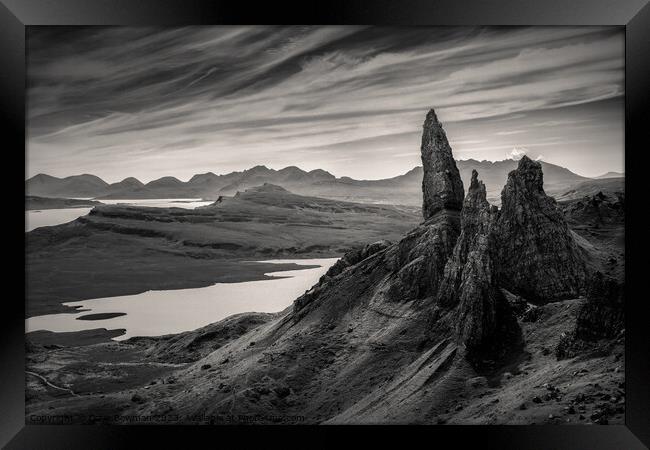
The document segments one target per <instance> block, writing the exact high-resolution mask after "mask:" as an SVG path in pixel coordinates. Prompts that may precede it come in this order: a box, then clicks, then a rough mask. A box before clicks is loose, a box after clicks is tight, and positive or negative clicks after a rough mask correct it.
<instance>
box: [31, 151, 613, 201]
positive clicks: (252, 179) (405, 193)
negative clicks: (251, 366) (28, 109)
mask: <svg viewBox="0 0 650 450" xmlns="http://www.w3.org/2000/svg"><path fill="white" fill-rule="evenodd" d="M541 165H542V169H543V170H544V177H545V180H544V181H545V183H544V187H545V189H546V191H547V192H548V193H549V194H551V195H557V194H560V195H561V194H563V193H564V192H566V191H568V190H569V189H571V188H572V187H574V186H575V185H577V184H578V183H581V182H589V181H591V180H593V179H592V178H586V177H583V176H580V175H577V174H575V173H573V172H571V171H570V170H569V169H566V168H564V167H561V166H558V165H555V164H551V163H546V162H541ZM516 167H517V161H515V160H512V159H509V160H503V161H496V162H491V161H477V160H474V159H468V160H463V161H458V170H459V172H460V176H461V179H462V181H463V185H464V186H469V183H470V178H471V174H472V171H473V170H477V171H479V172H480V173H481V174H482V178H483V181H484V183H485V185H486V189H487V198H488V200H490V201H491V202H492V203H500V198H499V195H500V192H501V189H502V188H503V186H504V185H505V182H506V179H507V176H508V173H509V172H510V171H512V170H514V169H515V168H516ZM422 174H423V172H422V167H420V166H418V167H415V168H413V169H411V170H410V171H408V172H406V173H404V174H402V175H399V176H396V177H393V178H386V179H381V180H355V179H353V178H350V177H336V176H334V175H332V174H331V173H329V172H327V171H325V170H322V169H316V170H311V171H305V170H302V169H300V168H298V167H295V166H290V167H285V168H284V169H280V170H275V169H270V168H268V167H265V166H255V167H252V168H251V169H248V170H244V171H241V172H231V173H228V174H223V175H216V174H214V173H212V172H207V173H202V174H196V175H194V176H193V177H192V178H190V179H189V180H188V181H181V180H179V179H177V178H175V177H172V176H166V177H162V178H159V179H157V180H153V181H150V182H149V183H146V184H145V183H142V182H141V181H139V180H137V179H136V178H133V177H129V178H125V179H124V180H122V181H120V182H117V183H112V184H109V183H106V182H105V181H104V180H102V179H101V178H99V177H97V176H95V175H90V174H83V175H73V176H69V177H66V178H57V177H53V176H50V175H45V174H38V175H36V176H34V177H32V178H30V179H28V180H27V181H25V190H26V192H27V194H28V195H36V196H42V197H68V198H96V199H144V198H205V199H211V200H216V199H218V198H219V196H222V195H226V196H229V195H234V194H235V193H237V192H239V191H244V190H246V189H249V188H251V187H255V186H260V185H263V184H264V183H271V184H275V185H278V186H282V187H284V188H285V189H288V190H290V191H292V192H294V193H296V194H300V195H311V196H319V197H323V198H330V199H335V200H347V201H356V202H364V203H392V204H404V205H417V206H419V205H421V204H422ZM616 176H622V174H616V173H613V172H610V173H608V174H606V175H603V176H602V177H599V178H605V177H607V178H613V177H616Z"/></svg>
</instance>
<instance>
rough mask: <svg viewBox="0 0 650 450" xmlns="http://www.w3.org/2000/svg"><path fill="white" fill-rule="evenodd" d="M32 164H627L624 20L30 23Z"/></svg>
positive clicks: (138, 172)
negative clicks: (449, 155) (429, 144)
mask: <svg viewBox="0 0 650 450" xmlns="http://www.w3.org/2000/svg"><path fill="white" fill-rule="evenodd" d="M27 57H28V66H27V78H28V79H27V85H28V91H27V92H28V99H27V102H28V103H27V111H28V112H27V116H28V117H27V142H26V145H27V173H26V177H31V176H33V175H36V174H38V173H47V174H49V175H53V176H58V177H63V176H69V175H76V174H81V173H92V174H95V175H98V176H100V177H101V178H103V179H104V180H105V181H107V182H115V181H119V180H122V179H124V178H126V177H130V176H133V177H136V178H138V179H140V180H141V181H143V182H148V181H151V180H153V179H157V178H160V177H162V176H168V175H171V176H175V177H177V178H179V179H181V180H187V179H189V178H190V177H191V176H192V175H194V174H196V173H205V172H208V171H211V172H214V173H216V174H221V173H229V172H232V171H236V170H244V169H248V168H251V167H253V166H255V165H266V166H267V167H270V168H274V169H281V168H283V167H286V166H298V167H300V168H302V169H304V170H313V169H325V170H327V171H329V172H331V173H332V174H334V175H336V176H349V177H352V178H356V179H380V178H387V177H392V176H397V175H400V174H403V173H405V172H407V171H408V170H410V169H412V168H413V167H415V166H417V165H420V164H421V161H420V140H421V134H422V124H423V122H424V118H425V115H426V113H427V111H428V110H429V109H430V108H435V110H436V113H437V115H438V118H439V119H440V120H441V122H442V123H443V126H444V128H445V130H446V132H447V136H448V138H449V140H450V143H451V146H452V149H453V152H454V156H455V158H456V159H470V158H472V159H477V160H491V161H497V160H503V159H506V158H514V159H518V158H520V157H521V156H522V155H523V154H527V155H528V156H529V157H531V158H533V159H541V160H544V161H547V162H550V163H553V164H558V165H561V166H564V167H567V168H569V169H570V170H572V171H574V172H576V173H578V174H580V175H584V176H598V175H600V174H603V173H605V172H607V171H619V172H622V171H623V170H624V31H623V28H622V27H480V28H477V27H402V28H394V27H391V28H386V27H362V26H275V27H269V26H192V27H184V28H142V27H137V28H126V27H29V28H28V33H27Z"/></svg>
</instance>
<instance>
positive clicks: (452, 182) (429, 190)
mask: <svg viewBox="0 0 650 450" xmlns="http://www.w3.org/2000/svg"><path fill="white" fill-rule="evenodd" d="M421 152H422V167H423V169H424V175H423V178H422V194H423V204H422V214H423V215H424V219H425V220H427V219H429V218H430V217H432V216H433V215H434V214H436V213H437V212H439V211H441V210H443V209H448V210H454V211H460V209H461V208H462V206H463V195H464V192H463V182H462V180H461V179H460V173H459V172H458V168H457V167H456V161H454V157H453V155H452V153H451V147H450V146H449V142H448V141H447V135H446V134H445V130H443V128H442V124H441V123H440V122H439V121H438V117H436V113H435V111H434V110H433V109H432V110H430V111H429V113H428V114H427V118H426V120H425V121H424V130H423V133H422V147H421Z"/></svg>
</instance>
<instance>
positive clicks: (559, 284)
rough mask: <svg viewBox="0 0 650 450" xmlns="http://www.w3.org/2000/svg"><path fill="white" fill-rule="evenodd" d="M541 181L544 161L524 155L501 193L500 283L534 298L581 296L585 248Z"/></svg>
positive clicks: (520, 293)
mask: <svg viewBox="0 0 650 450" xmlns="http://www.w3.org/2000/svg"><path fill="white" fill-rule="evenodd" d="M543 186H544V177H543V174H542V166H541V164H540V163H538V162H537V161H532V160H531V159H529V158H528V157H526V156H524V157H523V158H522V159H521V160H520V161H519V166H518V167H517V169H516V170H513V171H512V172H510V174H509V175H508V181H507V183H506V185H505V186H504V188H503V192H502V193H501V205H502V207H501V211H500V215H499V223H498V228H499V232H498V234H497V239H498V241H499V243H498V245H497V248H498V254H499V262H500V264H499V275H500V276H499V279H500V282H501V285H502V286H503V287H504V288H506V289H508V290H509V291H511V292H513V293H516V294H518V295H522V296H523V297H526V298H527V299H528V300H529V301H533V302H546V301H549V300H560V299H566V298H572V297H577V296H578V295H580V293H581V292H582V291H583V290H584V287H585V283H586V279H587V267H586V264H585V257H586V255H585V253H584V250H583V249H581V248H580V247H579V245H578V244H577V242H576V239H575V238H574V234H573V233H572V232H571V230H570V229H569V227H568V225H567V223H566V221H565V219H564V216H563V214H562V212H561V211H560V210H559V209H558V208H557V205H556V203H555V200H554V199H553V198H551V197H549V196H548V195H546V193H545V192H544V187H543Z"/></svg>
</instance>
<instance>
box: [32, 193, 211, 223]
mask: <svg viewBox="0 0 650 450" xmlns="http://www.w3.org/2000/svg"><path fill="white" fill-rule="evenodd" d="M79 200H90V199H87V198H83V199H79ZM100 201H101V202H102V203H104V204H106V205H117V204H124V205H131V206H149V207H154V208H185V209H194V208H196V207H198V206H206V205H210V204H212V203H214V201H213V200H210V201H205V200H201V199H199V198H153V199H151V198H148V199H140V200H100ZM91 209H92V208H65V209H42V210H37V211H25V231H32V230H33V229H34V228H38V227H48V226H52V225H60V224H62V223H68V222H71V221H73V220H75V219H76V218H77V217H81V216H85V215H86V214H88V213H89V212H90V210H91Z"/></svg>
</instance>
